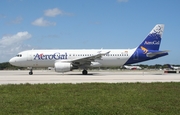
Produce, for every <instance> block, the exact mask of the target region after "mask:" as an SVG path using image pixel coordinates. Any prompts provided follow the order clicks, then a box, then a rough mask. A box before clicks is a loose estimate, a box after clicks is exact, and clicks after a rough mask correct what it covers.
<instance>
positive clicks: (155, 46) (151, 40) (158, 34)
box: [138, 24, 164, 52]
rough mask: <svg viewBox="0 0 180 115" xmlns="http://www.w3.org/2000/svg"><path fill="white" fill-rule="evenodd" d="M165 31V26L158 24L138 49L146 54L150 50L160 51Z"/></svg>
mask: <svg viewBox="0 0 180 115" xmlns="http://www.w3.org/2000/svg"><path fill="white" fill-rule="evenodd" d="M163 31H164V24H157V25H156V26H155V27H154V28H153V29H152V30H151V32H150V33H149V34H148V36H147V37H146V38H145V40H144V41H143V42H142V43H141V44H140V45H139V47H138V48H141V49H142V50H143V51H145V52H146V51H148V50H159V47H160V44H161V38H162V34H163Z"/></svg>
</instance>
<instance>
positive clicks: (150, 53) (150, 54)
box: [146, 50, 169, 57]
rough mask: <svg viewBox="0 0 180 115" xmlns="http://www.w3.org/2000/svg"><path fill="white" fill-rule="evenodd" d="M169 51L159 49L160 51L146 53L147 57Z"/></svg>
mask: <svg viewBox="0 0 180 115" xmlns="http://www.w3.org/2000/svg"><path fill="white" fill-rule="evenodd" d="M168 52H169V51H167V50H165V51H158V52H149V53H147V54H146V56H147V57H154V56H156V55H159V54H164V53H168Z"/></svg>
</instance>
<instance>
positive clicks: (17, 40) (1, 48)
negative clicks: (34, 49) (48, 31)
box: [0, 31, 32, 62]
mask: <svg viewBox="0 0 180 115" xmlns="http://www.w3.org/2000/svg"><path fill="white" fill-rule="evenodd" d="M31 37H32V35H31V34H29V33H28V32H27V31H25V32H18V33H16V34H14V35H4V36H3V37H2V38H1V39H0V59H1V60H0V62H5V61H8V60H9V59H10V58H11V57H12V56H14V55H16V54H17V53H18V52H20V51H22V50H26V49H30V48H31V46H30V45H26V44H23V41H25V40H27V39H30V38H31Z"/></svg>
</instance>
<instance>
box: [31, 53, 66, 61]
mask: <svg viewBox="0 0 180 115" xmlns="http://www.w3.org/2000/svg"><path fill="white" fill-rule="evenodd" d="M60 59H67V53H64V54H60V53H59V52H56V53H54V54H43V53H41V54H38V53H37V54H36V55H34V60H60Z"/></svg>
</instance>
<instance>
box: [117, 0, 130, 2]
mask: <svg viewBox="0 0 180 115" xmlns="http://www.w3.org/2000/svg"><path fill="white" fill-rule="evenodd" d="M117 2H119V3H120V2H128V0H117Z"/></svg>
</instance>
